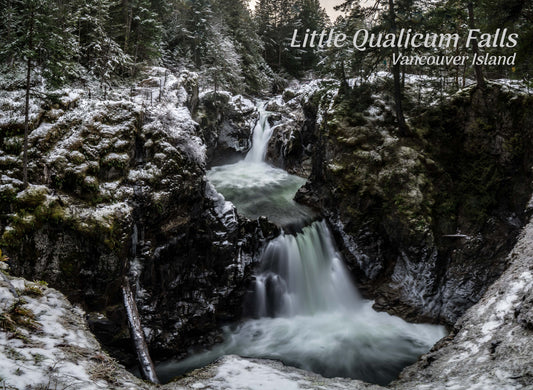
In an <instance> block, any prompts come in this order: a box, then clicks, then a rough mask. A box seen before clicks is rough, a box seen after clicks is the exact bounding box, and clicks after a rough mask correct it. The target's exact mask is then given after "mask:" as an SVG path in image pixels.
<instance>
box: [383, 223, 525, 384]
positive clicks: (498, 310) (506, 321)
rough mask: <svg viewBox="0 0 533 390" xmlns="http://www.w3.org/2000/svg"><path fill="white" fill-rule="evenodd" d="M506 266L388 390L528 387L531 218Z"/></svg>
mask: <svg viewBox="0 0 533 390" xmlns="http://www.w3.org/2000/svg"><path fill="white" fill-rule="evenodd" d="M507 261H508V262H509V268H508V269H507V270H506V271H505V272H504V274H503V275H502V276H501V277H500V278H499V279H498V280H497V281H496V282H495V283H494V284H493V285H492V286H491V287H490V288H489V289H488V290H487V292H486V293H485V294H484V295H483V298H482V299H481V300H480V301H479V302H478V303H477V304H476V305H474V306H472V307H471V308H470V309H469V310H468V311H467V312H466V313H465V315H464V316H463V317H462V318H461V319H460V320H459V321H458V322H457V324H456V325H455V330H454V332H453V333H452V335H451V336H449V337H448V339H444V340H443V341H441V342H440V343H439V344H438V346H437V347H435V348H434V351H432V352H430V353H428V354H427V355H425V356H423V357H422V358H421V359H420V360H419V362H418V363H417V364H415V365H413V366H411V367H408V368H407V369H405V370H404V372H403V373H402V375H401V378H400V380H398V381H397V382H395V383H393V386H392V388H394V389H402V390H403V389H405V390H426V389H427V390H441V389H442V390H444V389H447V390H450V389H454V390H476V389H479V390H486V389H498V390H500V389H501V390H507V389H509V390H512V389H513V390H514V389H531V388H533V364H532V363H533V270H532V264H533V220H532V221H530V222H529V224H528V225H527V226H526V227H525V228H524V230H523V232H522V233H521V236H520V238H519V240H518V243H517V244H516V246H515V248H514V249H513V251H512V252H511V253H510V254H509V256H508V258H507Z"/></svg>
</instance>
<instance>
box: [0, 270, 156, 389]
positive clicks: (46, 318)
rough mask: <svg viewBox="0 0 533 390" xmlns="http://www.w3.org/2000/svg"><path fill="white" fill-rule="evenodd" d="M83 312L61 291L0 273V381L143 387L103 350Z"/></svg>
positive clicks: (17, 385) (15, 385)
mask: <svg viewBox="0 0 533 390" xmlns="http://www.w3.org/2000/svg"><path fill="white" fill-rule="evenodd" d="M13 287H14V288H16V291H17V292H18V293H17V294H15V292H14V291H13ZM83 316H84V313H83V310H81V309H80V308H78V307H74V306H72V305H71V304H70V303H69V302H68V301H67V299H66V298H65V297H64V296H63V294H61V293H60V292H58V291H56V290H54V289H52V288H48V287H46V286H45V285H43V284H39V283H34V282H29V281H27V280H24V279H21V278H11V277H7V276H5V275H2V276H1V278H0V318H1V321H0V362H1V364H0V378H1V379H0V386H3V388H4V389H28V390H29V389H45V388H46V389H67V388H68V389H72V390H92V389H95V390H96V389H146V388H148V386H146V385H145V384H144V383H143V381H141V380H140V379H138V378H136V377H134V376H133V375H132V374H130V373H129V372H127V371H126V370H125V369H124V367H122V366H120V365H119V364H117V363H116V362H115V361H114V360H113V359H111V358H110V357H109V356H108V355H107V353H106V352H104V351H103V350H102V348H101V347H100V345H99V344H98V342H97V341H96V339H95V337H94V336H93V334H92V333H91V332H90V331H89V330H88V328H87V326H86V324H85V320H84V318H83Z"/></svg>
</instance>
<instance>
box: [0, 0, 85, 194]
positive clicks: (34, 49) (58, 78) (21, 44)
mask: <svg viewBox="0 0 533 390" xmlns="http://www.w3.org/2000/svg"><path fill="white" fill-rule="evenodd" d="M12 6H13V8H12V22H11V26H10V29H9V34H10V35H9V37H10V40H9V41H6V43H5V45H4V46H3V47H2V48H1V49H0V54H1V57H2V58H21V59H23V60H24V62H25V67H26V96H25V109H24V117H25V119H24V148H23V181H24V187H27V185H28V134H29V130H30V129H29V126H30V124H29V105H30V92H31V91H30V87H31V76H32V73H33V71H34V69H35V68H36V67H37V66H39V67H40V68H41V69H42V74H43V75H44V76H45V77H46V79H47V81H48V82H49V83H51V84H53V85H57V84H60V83H62V82H64V81H65V80H66V76H68V71H69V69H71V66H70V65H71V63H72V58H73V57H75V52H76V41H75V37H74V35H73V33H72V20H71V19H69V18H68V15H66V14H64V13H61V12H60V11H59V8H58V4H57V3H56V2H54V1H52V0H13V2H12Z"/></svg>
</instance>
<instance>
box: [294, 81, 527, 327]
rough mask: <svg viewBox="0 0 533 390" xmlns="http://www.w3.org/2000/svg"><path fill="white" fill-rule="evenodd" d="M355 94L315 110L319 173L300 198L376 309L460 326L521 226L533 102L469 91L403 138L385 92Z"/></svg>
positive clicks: (494, 90) (495, 90) (422, 118)
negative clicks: (333, 239) (326, 227)
mask: <svg viewBox="0 0 533 390" xmlns="http://www.w3.org/2000/svg"><path fill="white" fill-rule="evenodd" d="M358 88H359V89H358V90H357V91H355V90H354V92H353V94H354V96H349V97H345V98H343V99H338V100H335V101H333V102H332V101H331V100H329V101H328V102H327V103H325V101H324V100H320V98H319V97H317V98H315V99H311V100H310V102H317V101H318V102H319V104H318V106H317V107H318V108H317V112H318V114H317V118H318V119H317V123H316V127H315V140H316V141H315V142H314V148H313V151H312V157H313V164H312V168H313V169H312V173H311V176H310V179H309V181H308V183H307V184H306V186H305V187H304V188H302V189H301V190H300V192H299V193H298V194H297V196H296V198H297V199H298V200H299V201H300V202H303V203H306V204H309V205H312V206H313V207H317V208H319V209H320V210H321V212H322V213H323V214H324V215H325V216H327V217H328V219H329V221H330V223H331V225H332V227H333V230H334V231H335V234H336V236H337V239H338V242H339V243H341V244H342V248H341V249H342V252H343V254H344V256H345V258H346V260H347V262H348V265H349V267H350V268H351V269H352V270H353V272H354V274H355V276H356V279H357V280H358V282H359V285H360V288H361V289H362V290H363V292H364V293H365V294H367V296H369V297H372V298H377V297H381V298H382V299H379V302H380V304H379V305H378V307H379V308H381V309H385V310H388V311H390V312H393V313H396V314H402V316H404V317H405V318H410V319H414V320H417V321H422V320H426V319H428V318H429V319H433V321H440V322H444V323H448V324H453V323H454V322H455V321H456V320H457V318H459V317H460V316H461V315H462V314H463V313H464V311H465V310H466V309H467V308H468V307H470V306H471V305H472V304H474V303H475V302H477V300H479V299H480V297H481V295H482V294H483V292H484V291H485V290H486V289H487V287H488V286H489V285H490V284H491V283H492V282H493V281H494V280H496V278H497V277H498V276H499V275H501V273H502V272H503V271H504V270H505V267H506V261H505V256H506V255H507V253H508V252H509V250H510V249H511V248H512V247H513V245H514V243H515V242H516V237H517V234H518V231H519V229H520V226H522V224H523V222H524V221H525V220H526V212H525V208H526V204H527V202H528V200H529V197H530V195H531V193H532V190H533V185H532V184H531V180H530V169H531V166H532V165H533V161H532V160H531V158H530V156H531V155H532V150H531V143H530V142H529V137H531V134H530V132H531V131H530V129H531V128H532V126H531V125H532V123H533V112H532V111H531V109H530V108H528V103H527V102H529V104H530V103H531V97H527V96H525V95H515V94H514V93H513V92H510V91H508V90H507V89H505V88H502V87H501V86H498V85H495V84H491V85H490V87H489V89H488V90H486V91H485V92H482V91H480V90H477V89H476V88H473V87H471V88H469V89H467V90H465V91H462V92H461V93H458V94H457V95H456V96H453V97H451V98H450V99H449V100H448V101H446V102H445V103H444V104H443V105H441V106H438V107H430V108H428V109H427V110H426V111H425V112H423V113H421V114H420V115H419V116H418V117H417V118H416V119H413V120H412V122H411V124H410V126H411V127H412V128H413V131H415V132H416V133H417V135H416V136H414V137H411V138H400V137H398V135H397V134H396V130H395V127H394V124H393V122H392V121H390V120H389V119H390V118H393V117H394V116H393V110H392V108H391V106H390V105H389V104H388V103H387V102H388V101H390V99H387V98H386V96H387V92H386V91H385V89H380V88H382V87H380V84H379V82H378V83H376V85H374V90H373V91H370V92H369V91H366V90H365V89H364V88H363V87H358ZM319 96H320V94H319ZM378 106H379V112H378V111H376V109H374V108H373V107H378ZM487 107H490V109H488V108H487ZM359 109H360V110H361V112H362V114H361V113H360V112H359V111H358V110H359ZM495 111H496V112H498V114H494V112H495ZM494 115H496V117H494ZM388 118H389V119H388ZM503 145H505V146H503ZM457 237H460V238H457ZM387 302H389V304H387Z"/></svg>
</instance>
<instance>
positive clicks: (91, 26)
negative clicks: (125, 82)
mask: <svg viewBox="0 0 533 390" xmlns="http://www.w3.org/2000/svg"><path fill="white" fill-rule="evenodd" d="M111 6H112V1H111V0H86V1H82V2H81V3H80V5H79V8H78V9H77V11H76V16H77V29H78V31H77V33H78V39H79V50H80V63H81V64H82V65H84V66H85V67H87V68H88V70H89V71H90V72H91V73H92V74H94V75H95V76H96V77H97V78H98V79H100V80H101V82H102V83H108V82H109V80H110V79H111V78H112V76H113V75H114V74H117V73H119V72H121V71H123V70H124V69H125V68H126V67H127V66H128V65H129V64H130V63H131V58H130V57H129V56H128V55H127V54H125V53H124V52H123V51H122V48H121V47H120V45H119V44H118V43H117V42H115V41H114V40H113V39H112V38H111V36H110V31H109V30H110V27H111V19H110V16H109V11H110V8H111Z"/></svg>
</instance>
